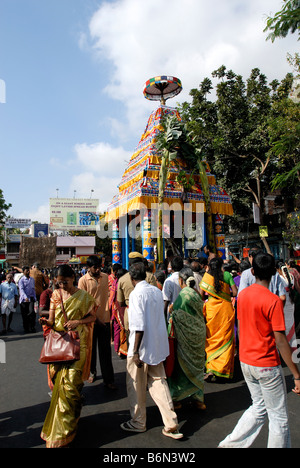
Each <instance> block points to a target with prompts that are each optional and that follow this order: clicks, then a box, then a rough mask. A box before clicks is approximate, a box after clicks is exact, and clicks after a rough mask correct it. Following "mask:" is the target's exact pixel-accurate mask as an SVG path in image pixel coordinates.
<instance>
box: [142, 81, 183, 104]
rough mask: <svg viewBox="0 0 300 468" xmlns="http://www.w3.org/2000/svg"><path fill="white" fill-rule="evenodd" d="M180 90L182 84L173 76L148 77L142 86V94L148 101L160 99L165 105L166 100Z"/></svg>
mask: <svg viewBox="0 0 300 468" xmlns="http://www.w3.org/2000/svg"><path fill="white" fill-rule="evenodd" d="M181 91H182V84H181V81H180V80H179V79H178V78H175V77H174V76H155V77H154V78H150V80H148V81H147V82H146V83H145V86H144V96H145V98H146V99H149V100H150V101H161V104H162V105H165V103H166V100H167V99H170V98H172V97H174V96H177V94H179V93H180V92H181Z"/></svg>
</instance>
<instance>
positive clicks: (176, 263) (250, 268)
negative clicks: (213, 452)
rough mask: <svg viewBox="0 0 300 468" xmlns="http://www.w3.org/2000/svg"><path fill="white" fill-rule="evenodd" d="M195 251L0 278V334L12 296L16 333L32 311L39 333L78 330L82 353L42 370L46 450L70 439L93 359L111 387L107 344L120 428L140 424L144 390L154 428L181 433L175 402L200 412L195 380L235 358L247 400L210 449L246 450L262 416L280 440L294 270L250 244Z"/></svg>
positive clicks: (298, 296)
mask: <svg viewBox="0 0 300 468" xmlns="http://www.w3.org/2000/svg"><path fill="white" fill-rule="evenodd" d="M205 253H206V256H205V257H204V256H203V257H196V258H192V259H191V258H186V259H184V258H182V257H180V256H178V255H173V253H172V251H168V252H167V255H166V259H165V261H164V263H162V264H158V265H155V266H154V265H152V264H150V263H148V262H147V260H146V259H144V258H143V256H142V254H140V253H139V252H131V253H130V254H129V270H128V271H127V270H126V269H124V268H123V267H122V266H121V265H119V264H114V265H112V266H110V265H109V266H103V265H102V263H101V261H100V259H98V258H97V257H96V256H91V257H89V258H88V260H87V267H86V270H85V271H82V272H81V274H79V275H78V274H76V272H75V271H74V270H73V269H72V267H71V266H70V265H61V266H60V267H58V268H57V269H55V270H53V271H51V272H46V273H45V272H42V271H41V270H40V268H39V265H37V264H35V265H32V267H31V268H29V267H24V268H23V269H22V270H21V269H17V270H15V271H8V272H6V275H5V277H3V276H2V282H1V284H0V298H1V314H2V324H3V330H2V332H1V333H2V334H6V333H11V332H12V318H13V313H14V311H15V309H16V306H17V303H19V305H20V311H21V314H22V320H23V328H24V333H34V332H35V331H36V320H37V319H36V316H37V312H39V316H40V318H39V323H40V324H41V325H42V328H43V335H44V339H45V340H46V339H47V336H48V335H49V333H50V332H51V330H52V329H55V330H56V331H63V330H65V329H67V330H77V332H78V333H79V336H80V360H78V361H74V362H72V363H68V364H66V363H59V364H49V365H48V366H47V375H48V385H49V389H50V394H51V403H50V407H49V411H48V413H47V415H46V419H45V422H44V425H43V429H42V433H41V437H42V439H43V440H45V442H46V446H47V447H66V446H69V444H70V443H71V442H72V441H73V439H74V437H75V435H76V430H77V425H78V420H79V417H80V412H81V405H82V398H81V391H82V387H83V385H84V382H85V381H88V382H90V383H92V382H94V381H95V379H96V378H97V372H96V369H97V357H98V359H99V365H100V369H101V375H102V379H103V383H104V385H105V386H106V388H107V389H108V390H109V391H115V390H116V389H117V387H116V385H115V382H114V369H113V364H112V343H113V349H114V351H115V353H116V354H117V355H118V356H119V357H120V359H126V361H127V362H126V366H127V376H126V387H127V395H128V401H129V411H130V419H128V420H127V421H125V422H124V423H122V424H121V428H122V429H123V430H124V431H129V432H144V431H146V429H147V414H146V391H147V388H148V391H149V394H150V395H151V397H152V399H153V400H154V402H155V403H156V405H157V406H158V408H159V411H160V414H161V417H162V421H163V424H164V427H163V429H162V433H163V435H165V436H166V437H170V438H173V439H180V438H182V437H183V434H182V433H180V431H179V425H178V419H177V414H176V411H177V410H180V408H181V407H182V405H193V406H194V407H195V408H196V409H198V410H200V411H203V410H205V409H206V404H205V391H204V384H205V381H207V382H215V381H218V380H219V379H231V378H232V377H233V375H234V367H235V360H236V357H237V355H238V356H239V359H240V362H241V368H242V371H243V374H244V378H245V381H246V383H247V385H248V388H249V391H250V394H251V398H252V405H251V407H250V408H249V409H248V410H247V411H246V412H245V414H244V415H243V417H242V419H241V421H240V422H239V423H238V425H237V426H236V428H235V429H234V430H233V432H232V433H231V434H230V435H229V436H228V437H227V438H226V439H225V440H224V441H222V442H221V443H220V447H247V446H250V445H251V444H252V443H253V440H254V439H255V438H256V436H257V434H258V433H259V431H260V429H261V427H262V425H263V423H264V421H265V419H266V417H269V420H270V426H269V446H270V447H288V446H290V437H289V426H288V416H287V406H286V390H285V387H284V378H283V375H282V371H281V366H280V362H281V361H280V356H281V358H282V359H283V360H284V361H285V363H286V364H287V366H288V367H289V369H290V371H291V372H292V374H293V376H294V380H295V388H294V390H293V391H294V392H295V393H297V394H300V374H299V370H298V368H297V366H296V364H295V363H294V362H293V361H292V358H291V356H292V348H291V346H290V344H291V345H292V346H293V340H295V339H296V336H297V337H298V336H299V316H300V313H299V305H300V304H299V303H300V272H299V267H298V266H297V265H296V263H295V262H292V261H290V262H288V263H285V262H282V261H279V262H277V263H275V259H274V257H273V256H271V255H269V254H265V253H264V252H262V251H260V250H259V249H252V250H250V251H249V256H248V258H247V259H243V260H242V261H240V260H239V259H237V258H236V257H234V256H233V260H232V261H227V262H224V261H223V260H222V259H221V258H220V257H218V256H216V255H215V254H213V253H211V252H210V251H209V250H208V249H206V252H205ZM154 269H155V271H154ZM63 309H64V310H65V311H66V314H67V317H68V320H67V322H66V321H65V319H64V314H63ZM287 322H289V323H291V324H292V325H291V326H290V325H289V326H288V327H287ZM295 345H296V344H295ZM296 346H297V345H296ZM279 352H280V355H279ZM270 382H272V385H270ZM274 397H276V398H275V400H276V406H274ZM278 402H279V403H280V404H279V403H278Z"/></svg>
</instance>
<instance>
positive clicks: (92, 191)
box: [90, 189, 94, 198]
mask: <svg viewBox="0 0 300 468" xmlns="http://www.w3.org/2000/svg"><path fill="white" fill-rule="evenodd" d="M93 193H94V190H93V189H92V190H91V196H90V198H92V194H93Z"/></svg>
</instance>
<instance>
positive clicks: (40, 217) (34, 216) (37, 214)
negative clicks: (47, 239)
mask: <svg viewBox="0 0 300 468" xmlns="http://www.w3.org/2000/svg"><path fill="white" fill-rule="evenodd" d="M15 217H16V218H22V219H31V221H38V222H39V223H49V204H46V205H41V206H39V207H38V209H37V210H33V211H30V210H26V211H23V212H22V213H19V214H18V215H16V216H15Z"/></svg>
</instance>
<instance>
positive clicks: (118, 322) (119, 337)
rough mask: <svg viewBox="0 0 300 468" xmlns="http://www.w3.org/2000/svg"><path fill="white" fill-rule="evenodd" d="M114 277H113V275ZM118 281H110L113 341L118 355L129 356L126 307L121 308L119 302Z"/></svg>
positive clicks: (115, 279)
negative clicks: (125, 317)
mask: <svg viewBox="0 0 300 468" xmlns="http://www.w3.org/2000/svg"><path fill="white" fill-rule="evenodd" d="M111 276H112V275H111ZM117 291H118V280H117V278H114V279H111V281H110V295H109V309H110V311H111V322H112V327H113V340H114V348H115V352H116V353H117V354H118V355H121V354H122V355H124V356H126V355H127V341H126V334H125V329H124V313H125V307H121V306H120V304H119V302H118V300H117Z"/></svg>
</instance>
